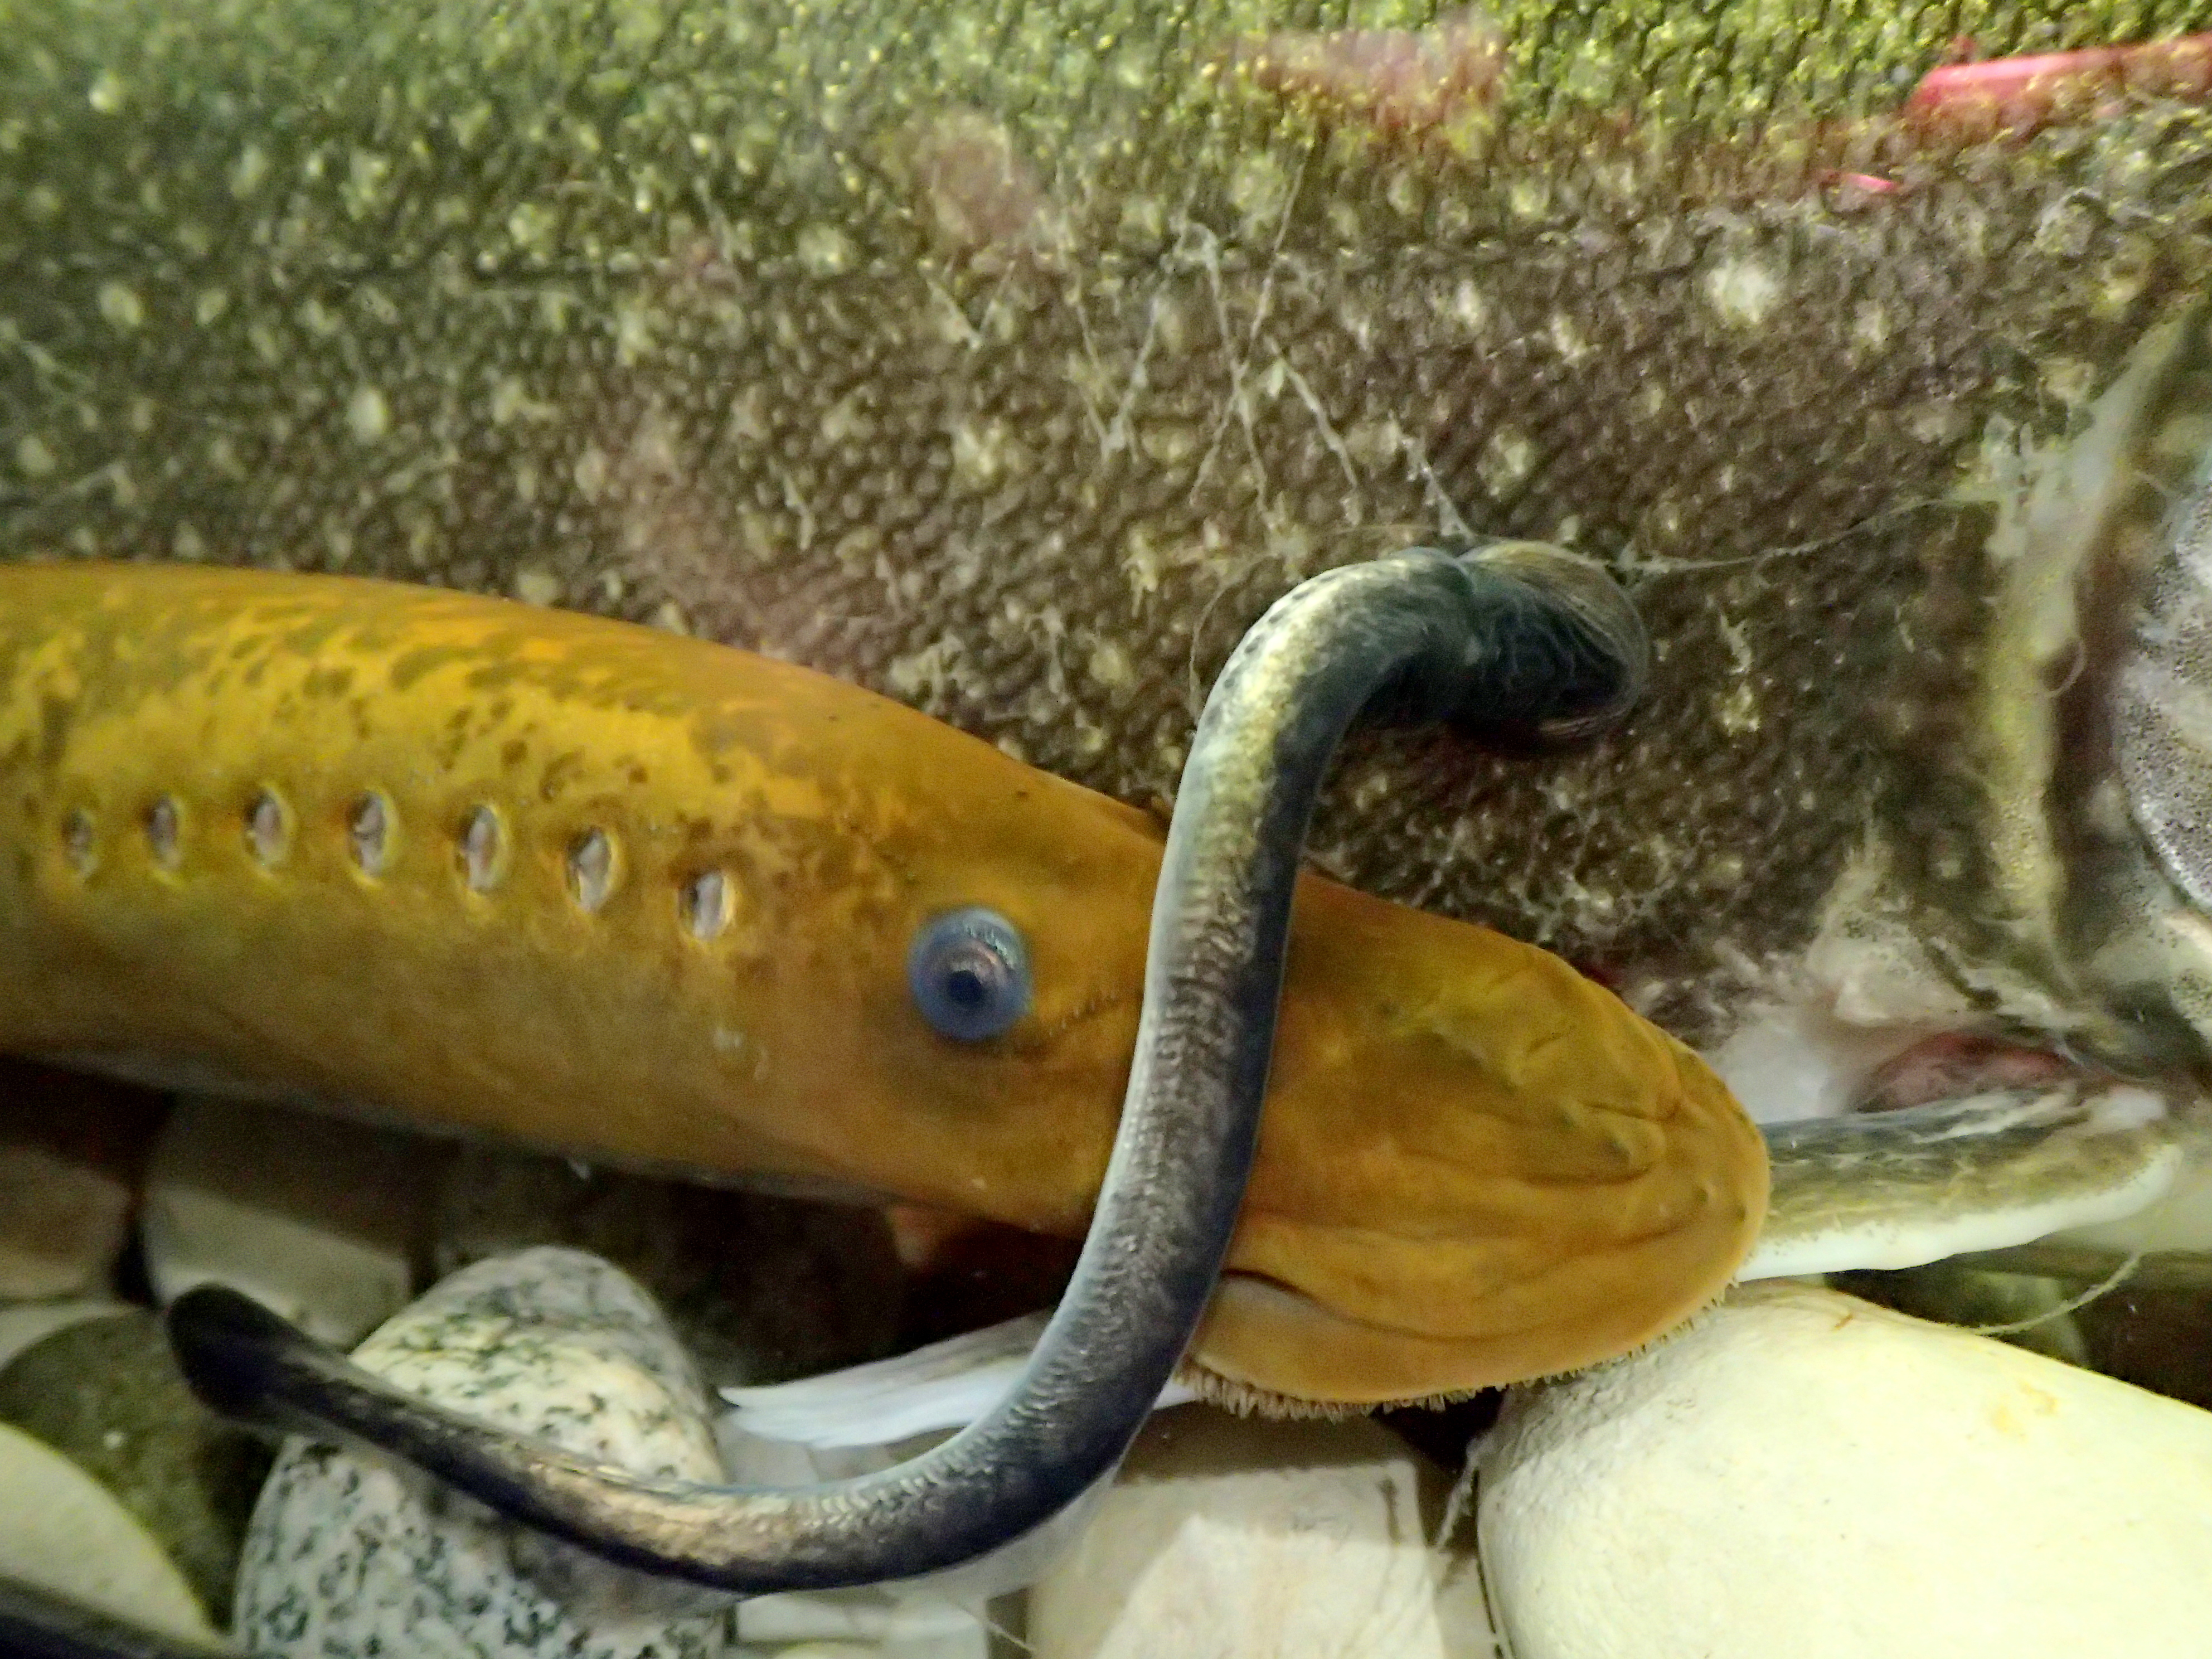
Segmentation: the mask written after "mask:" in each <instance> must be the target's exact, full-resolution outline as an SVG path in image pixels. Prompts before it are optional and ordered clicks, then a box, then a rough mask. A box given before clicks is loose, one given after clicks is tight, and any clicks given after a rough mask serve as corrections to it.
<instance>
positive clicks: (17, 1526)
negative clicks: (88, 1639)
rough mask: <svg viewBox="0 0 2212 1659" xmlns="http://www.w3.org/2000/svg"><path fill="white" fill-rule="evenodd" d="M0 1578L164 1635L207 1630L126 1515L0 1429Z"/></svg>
mask: <svg viewBox="0 0 2212 1659" xmlns="http://www.w3.org/2000/svg"><path fill="white" fill-rule="evenodd" d="M0 1495H4V1501H0V1577H7V1578H12V1579H16V1580H19V1581H21V1582H25V1583H32V1584H35V1585H37V1586H38V1587H39V1588H40V1589H45V1590H48V1591H51V1592H52V1593H54V1594H57V1595H63V1596H66V1597H69V1598H70V1599H72V1600H75V1601H81V1602H83V1603H85V1604H87V1605H88V1606H90V1607H96V1608H98V1609H99V1610H100V1611H101V1612H103V1613H109V1614H112V1616H114V1617H116V1618H118V1619H123V1620H129V1621H130V1622H131V1623H132V1624H134V1625H137V1626H143V1627H147V1628H150V1629H153V1630H157V1631H160V1632H163V1633H164V1634H167V1635H170V1636H181V1637H185V1638H197V1639H198V1640H200V1641H212V1640H213V1639H214V1635H215V1632H214V1631H213V1630H212V1628H211V1627H210V1625H209V1623H208V1620H207V1616H206V1614H205V1613H204V1612H203V1611H202V1610H201V1607H200V1604H199V1602H198V1601H197V1599H196V1598H195V1597H194V1596H193V1595H192V1592H191V1587H190V1586H189V1585H187V1584H186V1583H185V1579H184V1575H183V1574H181V1573H179V1571H177V1568H176V1566H175V1565H174V1564H173V1562H171V1561H170V1560H169V1559H168V1558H167V1556H166V1555H164V1554H163V1553H161V1546H160V1545H159V1544H157V1543H155V1541H153V1539H152V1538H150V1537H149V1536H148V1535H147V1533H146V1529H145V1528H143V1527H141V1526H140V1525H139V1524H138V1522H137V1521H136V1520H134V1519H132V1518H131V1513H130V1511H129V1510H125V1508H124V1507H123V1506H122V1504H118V1502H116V1500H115V1498H113V1497H112V1495H111V1494H110V1493H109V1492H107V1490H106V1488H105V1487H103V1486H101V1485H100V1483H99V1482H98V1481H97V1480H94V1479H93V1478H92V1477H91V1476H90V1475H88V1474H86V1473H85V1472H84V1471H83V1470H82V1469H80V1468H77V1467H76V1464H74V1463H72V1462H70V1460H69V1459H68V1458H66V1457H64V1456H63V1455H61V1454H60V1453H59V1452H58V1451H56V1450H54V1449H52V1447H51V1446H48V1445H46V1444H44V1443H42V1442H40V1441H38V1440H35V1439H33V1438H32V1437H30V1436H29V1435H27V1434H25V1433H23V1432H22V1431H20V1430H17V1429H11V1428H7V1427H4V1426H0Z"/></svg>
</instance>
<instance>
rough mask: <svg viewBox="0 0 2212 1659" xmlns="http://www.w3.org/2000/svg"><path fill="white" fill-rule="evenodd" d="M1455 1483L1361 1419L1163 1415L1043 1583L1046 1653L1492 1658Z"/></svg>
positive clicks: (1149, 1658)
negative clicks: (1445, 1522) (1448, 1545)
mask: <svg viewBox="0 0 2212 1659" xmlns="http://www.w3.org/2000/svg"><path fill="white" fill-rule="evenodd" d="M1445 1484H1446V1483H1445V1482H1444V1480H1443V1477H1442V1476H1441V1475H1440V1474H1438V1473H1437V1470H1436V1468H1435V1466H1434V1465H1432V1464H1430V1463H1428V1462H1426V1460H1425V1459H1423V1458H1420V1457H1419V1456H1417V1455H1415V1454H1414V1453H1413V1451H1411V1450H1410V1449H1408V1448H1407V1446H1406V1444H1405V1443H1404V1442H1403V1441H1401V1440H1400V1439H1399V1438H1398V1437H1396V1436H1395V1435H1393V1434H1391V1433H1390V1432H1389V1431H1388V1430H1386V1429H1384V1428H1383V1427H1382V1426H1380V1425H1377V1424H1375V1423H1372V1422H1369V1421H1366V1420H1364V1419H1358V1420H1353V1421H1349V1422H1344V1423H1263V1422H1258V1421H1255V1420H1252V1419H1242V1418H1235V1417H1231V1416H1230V1415H1229V1414H1228V1413H1225V1412H1221V1411H1218V1410H1216V1409H1214V1408H1213V1407H1209V1406H1183V1407H1177V1408H1176V1409H1175V1410H1173V1411H1170V1412H1164V1413H1160V1414H1158V1416H1156V1417H1154V1419H1152V1424H1151V1425H1150V1426H1148V1427H1147V1428H1146V1431H1145V1432H1144V1434H1143V1435H1142V1436H1141V1437H1139V1440H1138V1443H1137V1445H1136V1447H1135V1448H1134V1449H1133V1450H1132V1451H1131V1453H1130V1455H1129V1459H1128V1462H1127V1463H1126V1464H1125V1465H1124V1467H1123V1468H1122V1471H1121V1477H1120V1479H1119V1480H1117V1481H1116V1482H1115V1485H1114V1486H1113V1487H1112V1488H1111V1489H1110V1490H1109V1491H1108V1492H1106V1493H1105V1494H1104V1497H1103V1500H1102V1501H1101V1502H1100V1504H1099V1505H1098V1509H1097V1513H1096V1514H1095V1515H1094V1516H1093V1517H1092V1519H1091V1524H1090V1526H1089V1527H1088V1528H1087V1529H1086V1530H1085V1532H1084V1533H1083V1534H1082V1536H1081V1538H1080V1539H1079V1541H1077V1542H1076V1544H1075V1545H1074V1546H1073V1547H1072V1548H1071V1549H1069V1550H1068V1551H1067V1552H1066V1553H1065V1554H1063V1555H1062V1556H1061V1557H1060V1559H1058V1560H1057V1561H1055V1562H1054V1564H1053V1565H1051V1566H1050V1567H1049V1568H1048V1569H1047V1571H1046V1572H1045V1574H1044V1577H1042V1579H1040V1580H1039V1581H1038V1583H1037V1584H1036V1588H1035V1589H1033V1590H1031V1592H1030V1620H1029V1639H1030V1644H1031V1645H1032V1647H1033V1648H1034V1650H1035V1655H1036V1659H1161V1656H1165V1655H1177V1656H1192V1659H1197V1656H1204V1659H1490V1656H1491V1655H1492V1652H1493V1651H1494V1650H1495V1644H1494V1641H1493V1638H1492V1633H1491V1627H1490V1621H1489V1618H1488V1615H1487V1613H1486V1610H1485V1608H1484V1605H1483V1599H1482V1591H1481V1587H1480V1579H1479V1577H1478V1575H1477V1574H1476V1573H1475V1572H1474V1563H1473V1562H1472V1560H1471V1559H1468V1556H1467V1555H1466V1554H1465V1553H1448V1552H1443V1551H1439V1550H1438V1549H1437V1548H1436V1547H1434V1546H1433V1545H1432V1543H1431V1530H1432V1528H1435V1526H1436V1525H1437V1521H1438V1519H1439V1517H1440V1516H1441V1515H1442V1513H1443V1498H1444V1492H1443V1487H1444V1486H1445ZM1593 1652H1595V1650H1593ZM1584 1659H1588V1656H1584ZM1675 1659H1681V1656H1680V1655H1677V1656H1675Z"/></svg>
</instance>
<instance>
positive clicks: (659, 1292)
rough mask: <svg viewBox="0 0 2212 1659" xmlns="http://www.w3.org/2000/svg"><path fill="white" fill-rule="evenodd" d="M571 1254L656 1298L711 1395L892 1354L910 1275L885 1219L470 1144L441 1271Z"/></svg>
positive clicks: (440, 1214)
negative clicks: (617, 1271)
mask: <svg viewBox="0 0 2212 1659" xmlns="http://www.w3.org/2000/svg"><path fill="white" fill-rule="evenodd" d="M537 1244H565V1245H571V1246H574V1248H576V1249H581V1250H586V1251H589V1252H590V1253H591V1254H592V1255H597V1256H599V1257H601V1258H603V1259H604V1260H605V1261H610V1262H612V1263H613V1264H614V1265H615V1266H617V1267H620V1268H621V1269H622V1270H623V1272H624V1273H629V1275H630V1276H631V1277H632V1278H634V1279H636V1280H637V1281H638V1282H639V1283H640V1284H641V1285H644V1286H645V1288H646V1289H647V1291H650V1292H651V1293H652V1295H653V1298H654V1300H655V1301H656V1302H658V1303H659V1305H660V1307H661V1309H662V1310H663V1311H664V1312H665V1314H666V1316H667V1318H668V1322H669V1323H670V1324H671V1326H672V1327H674V1328H675V1330H676V1333H677V1334H678V1337H680V1338H681V1339H682V1340H683V1341H684V1346H686V1348H688V1349H689V1350H690V1354H691V1357H692V1358H693V1360H694V1361H695V1362H696V1364H698V1366H699V1369H700V1370H701V1372H702V1375H703V1376H704V1377H705V1379H706V1382H707V1383H708V1386H709V1387H710V1388H723V1387H743V1386H745V1385H749V1384H753V1383H778V1382H781V1381H783V1380H784V1379H786V1378H787V1377H793V1376H812V1375H814V1374H815V1373H816V1372H818V1371H826V1370H837V1369H838V1368H840V1367H842V1366H845V1365H850V1364H856V1363H858V1362H860V1361H861V1360H866V1359H873V1358H876V1357H877V1356H878V1355H879V1354H882V1353H884V1352H888V1350H889V1349H890V1345H891V1343H892V1341H893V1340H894V1339H896V1336H897V1335H898V1327H899V1304H900V1277H901V1270H900V1267H899V1262H898V1257H897V1255H896V1252H895V1250H894V1249H893V1246H892V1242H891V1233H890V1226H889V1225H888V1224H887V1223H886V1222H885V1221H884V1217H883V1214H882V1212H880V1211H878V1210H873V1209H863V1208H858V1207H854V1206H845V1205H832V1204H815V1203H800V1202H797V1201H794V1200H788V1199H778V1198H769V1197H763V1196H762V1195H761V1194H755V1193H745V1192H732V1191H730V1190H728V1189H726V1188H710V1187H697V1186H689V1185H685V1184H683V1183H680V1182H672V1181H659V1180H653V1179H649V1178H647V1177H645V1176H632V1175H625V1174H621V1173H617V1172H613V1171H609V1170H595V1169H591V1168H587V1167H586V1166H583V1165H580V1164H573V1163H570V1162H568V1161H567V1160H565V1159H562V1158H538V1157H532V1156H528V1155H525V1154H520V1153H515V1152H502V1151H500V1150H498V1149H495V1148H490V1147H478V1146H470V1147H465V1148H463V1149H462V1150H461V1151H460V1152H459V1155H458V1156H457V1157H456V1158H455V1159H454V1161H453V1164H452V1166H451V1167H450V1168H449V1169H448V1170H447V1172H446V1176H445V1178H444V1181H443V1182H442V1183H441V1188H440V1191H439V1194H438V1199H437V1203H436V1206H435V1220H434V1243H433V1246H432V1253H433V1260H434V1261H435V1266H436V1268H437V1271H438V1272H439V1273H441V1274H444V1273H452V1272H454V1271H455V1270H457V1269H458V1268H460V1267H465V1266H467V1265H468V1264H469V1263H470V1262H472V1261H481V1260H482V1259H483V1258H484V1257H486V1256H489V1255H504V1254H506V1253H508V1252H510V1251H513V1250H517V1249H526V1248H527V1247H529V1246H532V1245H537Z"/></svg>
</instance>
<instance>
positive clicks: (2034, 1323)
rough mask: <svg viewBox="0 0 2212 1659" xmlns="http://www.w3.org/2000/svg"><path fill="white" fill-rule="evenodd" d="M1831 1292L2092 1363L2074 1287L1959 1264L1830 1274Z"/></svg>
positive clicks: (2058, 1356) (2075, 1361) (2073, 1362)
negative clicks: (2077, 1309) (1860, 1298)
mask: <svg viewBox="0 0 2212 1659" xmlns="http://www.w3.org/2000/svg"><path fill="white" fill-rule="evenodd" d="M1828 1286H1829V1288H1830V1289H1831V1290H1837V1291H1843V1292H1844V1294H1845V1295H1847V1296H1856V1297H1864V1298H1865V1299H1866V1300H1867V1301H1869V1302H1873V1303H1878V1304H1881V1306H1882V1307H1885V1308H1888V1309H1891V1310H1893V1311H1895V1312H1897V1313H1901V1314H1910V1315H1911V1316H1913V1317H1914V1318H1915V1319H1926V1320H1930V1321H1933V1322H1935V1323H1936V1324H1939V1325H1959V1326H1963V1327H1965V1328H1968V1329H1978V1330H1979V1331H1980V1333H1981V1334H1983V1335H1985V1336H1996V1337H1997V1338H1998V1339H1999V1340H2002V1341H2006V1342H2010V1343H2014V1344H2015V1345H2017V1346H2020V1347H2023V1348H2028V1349H2032V1350H2033V1351H2034V1352H2037V1353H2040V1354H2048V1355H2050V1357H2051V1358H2053V1359H2063V1360H2064V1361H2066V1362H2067V1363H2068V1364H2071V1365H2086V1364H2089V1349H2088V1345H2087V1342H2086V1341H2085V1340H2084V1339H2083V1337H2082V1334H2081V1322H2080V1320H2079V1319H2078V1318H2077V1317H2076V1316H2075V1311H2074V1308H2073V1305H2072V1304H2073V1303H2074V1301H2075V1296H2076V1290H2075V1286H2073V1285H2069V1284H2066V1283H2065V1282H2063V1280H2060V1279H2048V1278H2043V1277H2039V1276H2037V1275H2035V1274H2032V1273H2008V1272H2003V1271H1999V1270H1996V1269H1992V1268H1988V1267H1980V1266H1978V1265H1976V1264H1974V1263H1972V1262H1971V1261H1959V1260H1956V1259H1955V1258H1954V1259H1952V1260H1948V1261H1930V1262H1928V1263H1926V1264H1925V1265H1924V1266H1922V1267H1903V1268H1898V1269H1895V1270H1893V1271H1889V1272H1881V1273H1875V1272H1864V1273H1857V1272H1855V1273H1832V1274H1830V1275H1829V1278H1828ZM2098 1369H2100V1370H2103V1369H2105V1368H2104V1367H2101V1366H2100V1367H2099V1368H2098Z"/></svg>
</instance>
